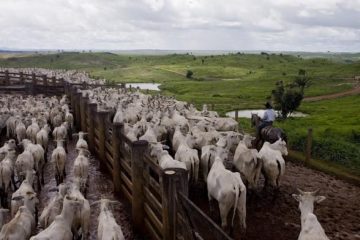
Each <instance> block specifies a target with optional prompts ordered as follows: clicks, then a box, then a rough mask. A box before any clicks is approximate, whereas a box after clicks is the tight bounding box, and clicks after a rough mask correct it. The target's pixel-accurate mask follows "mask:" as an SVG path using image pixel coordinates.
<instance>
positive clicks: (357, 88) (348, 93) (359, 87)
mask: <svg viewBox="0 0 360 240" xmlns="http://www.w3.org/2000/svg"><path fill="white" fill-rule="evenodd" d="M356 94H360V85H357V86H355V87H354V88H353V89H351V90H348V91H345V92H339V93H334V94H327V95H321V96H315V97H306V98H304V101H305V102H314V101H321V100H327V99H334V98H339V97H345V96H351V95H356Z"/></svg>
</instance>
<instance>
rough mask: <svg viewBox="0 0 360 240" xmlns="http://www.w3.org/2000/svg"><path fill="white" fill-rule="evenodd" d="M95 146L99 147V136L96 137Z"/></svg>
mask: <svg viewBox="0 0 360 240" xmlns="http://www.w3.org/2000/svg"><path fill="white" fill-rule="evenodd" d="M94 143H95V147H97V148H99V143H100V142H99V139H98V138H97V137H95V138H94Z"/></svg>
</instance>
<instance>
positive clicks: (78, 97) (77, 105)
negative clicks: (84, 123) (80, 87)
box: [74, 91, 82, 131]
mask: <svg viewBox="0 0 360 240" xmlns="http://www.w3.org/2000/svg"><path fill="white" fill-rule="evenodd" d="M81 95H82V93H81V92H77V91H76V92H75V101H74V103H75V106H74V107H75V113H76V119H75V120H76V127H77V129H78V131H80V130H81V114H80V100H81Z"/></svg>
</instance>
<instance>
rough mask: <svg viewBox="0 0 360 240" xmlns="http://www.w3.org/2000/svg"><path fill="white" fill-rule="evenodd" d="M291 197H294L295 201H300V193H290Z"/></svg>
mask: <svg viewBox="0 0 360 240" xmlns="http://www.w3.org/2000/svg"><path fill="white" fill-rule="evenodd" d="M291 196H292V197H293V198H295V200H296V201H298V202H300V200H301V198H300V195H298V194H292V195H291Z"/></svg>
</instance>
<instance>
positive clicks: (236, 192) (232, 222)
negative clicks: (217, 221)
mask: <svg viewBox="0 0 360 240" xmlns="http://www.w3.org/2000/svg"><path fill="white" fill-rule="evenodd" d="M233 184H234V185H233V186H234V188H235V204H234V212H233V216H232V220H231V227H234V219H235V214H236V209H237V205H238V201H239V195H240V189H239V187H240V186H239V184H238V183H237V182H236V181H234V183H233Z"/></svg>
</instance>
